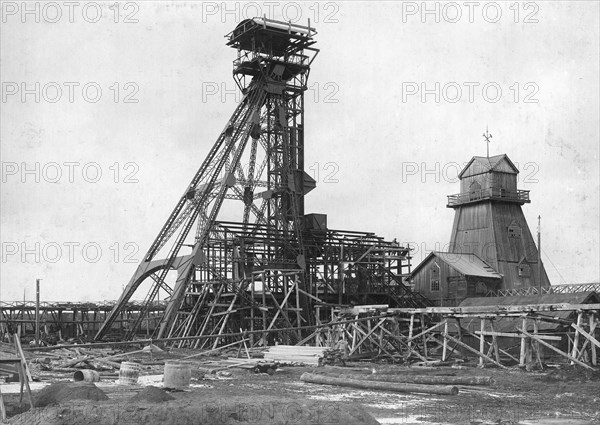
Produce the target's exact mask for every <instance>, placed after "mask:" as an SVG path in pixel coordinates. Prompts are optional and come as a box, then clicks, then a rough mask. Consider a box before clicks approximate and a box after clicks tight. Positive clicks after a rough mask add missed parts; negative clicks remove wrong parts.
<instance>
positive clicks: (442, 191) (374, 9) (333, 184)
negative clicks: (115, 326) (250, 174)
mask: <svg viewBox="0 0 600 425" xmlns="http://www.w3.org/2000/svg"><path fill="white" fill-rule="evenodd" d="M23 4H24V3H21V2H3V4H2V22H1V27H2V28H1V32H0V36H1V63H0V65H1V81H2V101H1V103H0V106H1V108H2V110H1V114H0V118H1V155H2V191H1V192H2V193H1V240H2V262H1V263H0V266H1V267H2V269H1V275H0V278H1V287H0V291H1V292H0V297H1V299H2V300H3V301H6V300H19V299H22V298H23V296H24V291H26V295H25V296H26V297H27V298H28V299H31V300H33V299H34V294H35V292H34V288H35V279H36V278H41V279H43V281H42V299H43V300H71V301H78V300H81V301H83V300H86V301H96V300H104V299H106V300H111V299H116V298H117V297H118V296H119V295H120V293H121V290H122V287H123V285H124V284H126V283H127V282H128V280H129V278H130V277H131V275H132V274H133V272H134V270H135V268H136V266H137V261H139V260H140V259H141V257H142V255H143V254H144V253H145V252H146V250H147V249H148V247H149V245H150V243H151V242H152V240H153V239H154V238H155V236H156V234H157V233H158V231H159V230H160V227H161V226H162V225H163V223H164V221H165V219H166V218H167V216H168V214H169V213H170V211H171V210H172V208H173V206H174V204H175V203H176V202H177V200H178V199H179V197H180V196H181V194H182V193H183V191H184V189H185V187H186V186H187V185H188V183H189V181H190V179H191V177H192V176H193V174H194V173H195V171H196V170H197V168H198V167H199V166H200V164H201V162H202V160H203V159H204V157H205V155H206V154H207V152H208V150H209V149H210V147H211V146H212V144H213V143H214V141H215V140H216V137H217V136H218V134H219V133H220V132H221V131H222V129H223V127H224V125H225V123H226V122H227V120H228V119H229V116H230V115H231V113H232V112H233V110H234V108H235V105H236V103H237V101H239V95H236V94H235V87H236V86H235V84H234V82H233V80H232V78H231V70H232V61H233V59H234V58H235V56H236V52H235V51H234V50H233V49H231V48H228V47H227V46H225V41H226V40H225V38H224V35H225V34H227V33H228V32H230V31H231V30H232V29H233V28H234V27H235V25H236V23H237V22H238V21H239V20H240V19H242V18H246V17H251V16H254V15H263V14H266V15H267V16H268V17H272V18H275V19H282V18H283V19H286V20H293V21H298V22H299V23H306V21H307V19H310V20H311V25H312V26H314V27H316V28H317V31H318V35H317V36H316V40H317V41H318V43H317V47H318V48H320V49H321V52H320V54H319V55H318V57H317V58H316V60H315V62H314V64H313V68H312V72H311V75H310V82H309V87H310V89H309V91H308V92H307V93H306V132H305V146H306V165H307V172H309V173H310V174H311V175H313V177H315V178H316V180H317V184H318V187H317V189H316V190H314V191H313V192H311V193H310V194H309V195H308V196H307V198H306V210H307V212H318V213H326V214H328V221H329V227H331V228H336V229H347V230H363V231H372V232H375V233H377V234H379V235H381V236H384V237H386V238H389V239H392V238H397V240H398V241H401V242H404V243H411V244H412V245H413V246H414V247H415V248H416V249H415V254H414V256H415V260H414V265H416V264H417V263H418V262H419V261H420V260H421V259H422V258H423V257H424V254H425V255H426V253H427V252H428V251H430V250H433V249H437V250H439V249H444V247H445V245H446V244H447V243H448V242H449V238H450V230H451V228H452V220H453V216H454V211H453V210H451V209H448V208H446V196H447V195H450V194H453V193H458V192H459V183H458V181H457V178H456V176H457V174H458V171H459V168H460V167H462V166H463V165H464V164H465V163H466V162H467V161H468V160H469V159H470V158H471V157H472V156H473V155H485V154H486V145H485V142H484V141H483V137H482V134H483V133H484V132H485V130H486V127H488V128H489V132H490V133H491V134H492V136H493V137H492V139H491V140H492V143H491V144H490V147H489V148H490V155H495V154H500V153H506V154H508V156H509V157H510V158H511V159H512V161H513V162H515V163H516V164H517V165H518V167H519V168H520V170H521V173H520V175H519V186H520V188H521V189H526V190H530V191H531V194H530V195H531V204H527V205H525V206H524V207H523V210H524V213H525V216H526V218H527V220H528V222H529V225H530V228H531V230H532V233H534V234H535V232H536V227H537V216H538V215H541V217H542V250H543V252H544V254H543V256H542V259H543V260H544V262H545V266H546V270H547V272H548V275H549V277H550V280H551V282H552V283H553V284H561V283H581V282H591V281H596V282H597V281H598V280H599V279H600V272H599V263H600V253H599V233H600V230H599V222H600V220H599V191H600V189H599V181H598V179H599V158H598V154H599V152H598V150H599V57H598V51H599V34H598V28H599V27H600V25H599V3H598V2H596V1H587V2H586V1H577V2H566V1H565V2H552V1H550V2H524V3H519V2H517V3H515V2H498V3H493V2H480V3H479V4H478V5H471V6H469V5H468V4H467V5H465V3H463V2H458V3H436V2H429V3H427V8H428V10H429V12H430V13H426V12H427V11H424V10H423V9H422V3H421V2H395V3H392V2H323V3H318V4H317V3H314V2H308V3H294V2H254V3H250V4H246V3H228V4H227V5H226V7H223V6H224V5H223V4H222V3H221V2H216V3H214V2H195V3H184V2H177V3H171V2H139V3H136V2H127V3H126V2H122V3H119V7H118V8H117V9H115V8H114V7H112V8H109V3H100V2H99V3H94V2H81V3H77V2H75V5H74V6H72V7H71V8H70V7H69V6H67V5H65V4H64V3H62V2H58V3H53V4H51V5H50V6H49V4H48V3H36V2H29V3H27V5H28V6H27V7H28V8H29V9H30V13H27V11H24V10H23V9H22V7H23V6H22V5H23ZM36 8H37V9H36ZM98 13H100V15H98ZM23 21H24V22H23ZM36 21H37V22H36ZM98 173H100V174H98ZM136 260H137V261H136Z"/></svg>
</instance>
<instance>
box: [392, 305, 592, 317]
mask: <svg viewBox="0 0 600 425" xmlns="http://www.w3.org/2000/svg"><path fill="white" fill-rule="evenodd" d="M576 310H582V311H593V310H600V304H568V303H560V304H527V305H488V306H470V307H427V308H390V309H388V312H390V313H406V314H449V315H454V314H473V315H477V314H502V313H533V312H538V311H576Z"/></svg>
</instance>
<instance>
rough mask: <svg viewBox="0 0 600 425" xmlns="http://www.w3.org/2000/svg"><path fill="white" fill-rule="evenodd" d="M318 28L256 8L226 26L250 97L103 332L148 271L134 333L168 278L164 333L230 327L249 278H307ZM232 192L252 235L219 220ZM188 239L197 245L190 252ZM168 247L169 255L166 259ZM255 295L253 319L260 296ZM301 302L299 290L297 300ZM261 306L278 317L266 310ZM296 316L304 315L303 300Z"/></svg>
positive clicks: (284, 288) (270, 283) (288, 283)
mask: <svg viewBox="0 0 600 425" xmlns="http://www.w3.org/2000/svg"><path fill="white" fill-rule="evenodd" d="M314 34H315V30H314V29H313V28H310V27H308V26H300V25H293V24H287V23H282V22H277V21H273V20H269V19H266V18H254V19H248V20H245V21H243V22H241V23H240V24H239V25H238V26H237V27H236V28H235V30H234V31H233V32H231V33H230V34H229V35H228V36H227V37H228V43H227V45H228V46H231V47H233V48H235V49H237V52H238V57H237V59H236V60H235V61H234V70H233V75H234V79H235V81H236V83H237V85H238V87H239V88H240V90H241V91H242V93H243V98H242V100H241V102H240V104H239V105H238V107H237V108H236V110H235V112H234V113H233V115H232V116H231V118H230V119H229V121H228V123H227V125H226V126H225V128H224V129H223V132H222V133H221V134H220V135H219V137H218V139H217V141H216V143H215V144H214V146H213V147H212V149H211V150H210V152H209V154H208V156H207V157H206V159H205V160H204V162H203V163H202V166H201V167H200V169H199V170H198V171H197V173H196V175H195V176H194V178H193V179H192V181H191V182H190V184H189V185H188V186H187V188H186V189H185V191H184V193H183V195H182V196H181V198H180V200H179V202H178V203H177V205H176V206H175V209H174V210H173V212H172V213H171V215H170V216H169V218H168V220H167V222H166V223H165V224H164V226H163V228H162V229H161V230H160V232H159V234H158V236H157V237H156V239H155V240H154V242H153V243H152V245H151V247H150V249H149V250H148V252H147V254H146V255H145V256H144V259H143V261H142V262H141V264H140V265H139V267H138V269H137V270H136V272H135V274H134V275H133V277H132V278H131V280H130V281H129V283H128V284H127V287H126V288H125V290H124V292H123V294H122V295H121V297H120V298H119V300H118V301H117V303H116V305H115V307H114V309H113V310H112V311H111V313H110V314H109V315H108V317H107V320H106V321H105V323H104V324H103V326H102V327H101V329H100V330H99V332H98V333H97V335H96V338H101V337H103V336H104V335H105V334H106V332H107V330H108V329H109V328H110V327H111V325H112V323H113V322H114V320H115V319H116V317H117V315H118V313H119V312H120V311H121V310H122V309H123V308H124V306H125V305H126V303H127V302H128V301H129V300H130V298H131V297H132V295H133V294H134V292H135V291H136V290H137V289H138V287H139V286H140V284H141V283H142V282H143V281H144V279H146V278H148V277H150V278H151V279H153V281H154V282H153V284H152V286H151V289H150V291H149V292H148V294H147V296H146V298H145V300H144V303H143V309H142V314H140V315H138V317H137V318H136V319H135V321H134V325H133V327H132V328H131V329H130V335H129V336H133V334H134V333H135V332H136V331H137V330H138V329H139V327H140V325H141V323H142V321H143V320H144V318H145V317H146V316H147V313H148V311H149V309H150V306H151V304H152V302H153V301H154V300H155V299H156V296H157V294H158V291H159V289H161V288H162V289H164V290H165V291H166V292H167V293H168V294H169V301H168V304H167V307H166V310H165V312H164V315H163V316H162V317H161V318H160V326H159V327H158V332H157V334H156V336H157V337H158V338H160V337H165V336H183V335H190V334H202V333H203V332H206V331H207V330H211V331H212V330H213V329H214V328H215V327H217V328H222V329H224V328H225V326H226V323H227V320H228V316H229V314H228V310H227V309H225V310H224V311H223V307H224V306H225V305H227V307H228V308H229V310H231V309H232V306H233V305H235V304H236V302H239V301H240V300H239V299H238V298H239V297H243V296H244V295H245V293H246V292H247V291H248V289H249V288H248V286H249V285H252V288H251V289H252V291H254V289H255V288H259V289H261V290H262V288H264V289H265V290H264V291H262V293H263V294H265V293H267V294H270V295H273V294H276V293H282V292H285V293H286V295H287V293H288V292H289V291H290V290H291V288H292V287H296V288H300V286H301V285H302V284H303V279H304V270H305V267H306V261H305V256H304V248H303V243H302V220H303V217H304V205H303V203H304V202H303V197H304V195H305V194H306V193H307V192H308V191H309V190H311V189H313V188H314V187H315V182H314V180H313V179H311V178H310V177H309V176H308V175H307V174H306V173H305V172H304V134H303V132H304V130H303V120H304V97H303V95H304V91H305V90H306V89H307V80H308V75H309V72H310V65H311V63H312V61H313V60H314V57H315V56H316V54H317V53H318V50H317V49H314V48H313V47H311V46H312V45H313V44H314V40H313V36H314ZM228 201H236V202H237V203H238V204H239V205H241V208H239V214H241V216H240V217H239V218H240V219H241V230H242V231H243V232H245V233H246V234H248V235H249V236H250V238H245V240H244V241H242V240H238V241H236V240H235V239H229V238H228V237H226V234H227V233H228V231H227V226H226V225H225V224H223V223H221V222H219V221H218V219H219V218H220V213H223V210H224V209H225V207H224V204H226V203H228ZM240 202H241V204H240ZM228 207H230V206H228ZM227 210H228V211H231V208H227ZM194 229H195V234H194ZM253 234H254V238H252V236H253ZM253 239H255V240H258V241H259V243H252V242H253ZM265 241H266V242H267V243H265ZM186 246H190V247H191V248H192V251H191V253H188V254H183V253H182V251H183V249H182V248H184V247H186ZM162 251H164V252H165V253H166V255H165V258H164V259H160V260H158V259H157V256H158V254H159V252H162ZM170 270H176V271H177V279H176V282H175V284H174V285H173V287H171V286H170V285H168V284H167V283H166V277H167V274H168V272H169V271H170ZM297 285H300V286H297ZM267 289H268V291H267ZM295 295H296V297H297V298H300V297H299V296H298V295H299V294H295ZM225 296H227V297H229V299H227V300H225V299H224V297H225ZM263 298H264V295H263ZM289 299H290V296H288V297H287V299H286V300H285V301H286V303H287V301H288V300H289ZM247 301H248V303H249V305H250V308H251V310H252V320H253V323H251V324H250V327H253V325H254V321H255V318H254V313H257V312H256V311H255V308H257V306H255V305H253V304H256V303H255V301H254V300H253V299H250V300H247ZM300 304H301V303H300V300H299V299H298V305H297V306H296V309H299V308H300V309H301V308H302V307H300ZM230 306H231V307H230ZM217 314H219V315H218V316H216V315H217ZM257 316H258V317H260V319H261V320H263V321H267V320H269V317H267V316H269V315H267V314H265V312H264V311H263V312H262V314H257ZM270 316H272V314H270ZM271 320H273V319H272V318H271ZM286 320H287V321H289V322H291V321H292V320H291V319H289V318H287V316H286ZM294 320H295V321H296V323H295V324H296V325H299V324H300V321H301V320H302V317H301V311H300V310H297V311H296V318H295V319H294ZM289 324H290V325H291V324H292V323H289ZM209 328H213V329H209ZM216 342H217V341H215V345H216Z"/></svg>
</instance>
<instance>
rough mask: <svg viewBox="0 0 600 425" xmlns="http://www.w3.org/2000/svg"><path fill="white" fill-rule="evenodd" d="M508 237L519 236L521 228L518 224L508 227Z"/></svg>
mask: <svg viewBox="0 0 600 425" xmlns="http://www.w3.org/2000/svg"><path fill="white" fill-rule="evenodd" d="M508 237H509V238H517V239H518V238H520V237H521V228H520V227H519V226H510V227H509V228H508Z"/></svg>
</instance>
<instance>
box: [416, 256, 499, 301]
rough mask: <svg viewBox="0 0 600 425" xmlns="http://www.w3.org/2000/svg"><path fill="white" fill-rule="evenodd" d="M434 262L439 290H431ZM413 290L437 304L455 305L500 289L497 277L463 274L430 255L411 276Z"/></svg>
mask: <svg viewBox="0 0 600 425" xmlns="http://www.w3.org/2000/svg"><path fill="white" fill-rule="evenodd" d="M434 264H437V265H438V266H439V282H440V290H439V291H432V290H431V280H432V279H434V277H435V273H434V272H433V270H434V269H435V267H434ZM412 282H413V284H414V290H415V291H416V292H418V293H420V294H421V295H423V296H425V297H426V298H428V299H429V300H431V301H433V303H434V304H436V305H437V306H446V307H448V306H457V305H458V304H460V302H461V301H462V300H464V299H465V298H467V297H483V296H485V295H486V294H487V292H488V291H495V290H498V289H500V282H499V280H498V279H489V278H483V277H477V276H464V275H463V274H461V273H460V272H459V271H458V270H456V269H455V268H453V267H452V266H450V265H449V264H448V263H446V262H444V261H442V260H441V259H440V258H438V257H436V256H433V257H431V258H430V259H429V260H428V261H427V262H426V263H425V264H424V265H423V266H422V268H421V269H420V270H418V271H417V273H416V274H415V275H414V276H413V280H412Z"/></svg>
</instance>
